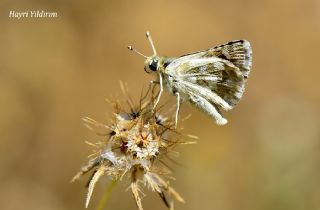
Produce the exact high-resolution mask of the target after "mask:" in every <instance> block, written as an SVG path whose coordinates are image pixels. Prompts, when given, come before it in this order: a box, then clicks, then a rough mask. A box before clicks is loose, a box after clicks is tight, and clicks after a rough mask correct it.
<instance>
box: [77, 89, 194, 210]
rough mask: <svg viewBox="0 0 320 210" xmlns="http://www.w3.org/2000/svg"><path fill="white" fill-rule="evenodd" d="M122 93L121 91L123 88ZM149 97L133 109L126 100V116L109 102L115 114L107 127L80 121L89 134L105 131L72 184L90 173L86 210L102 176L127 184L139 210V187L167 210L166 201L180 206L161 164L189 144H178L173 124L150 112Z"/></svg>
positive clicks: (179, 140) (118, 104)
mask: <svg viewBox="0 0 320 210" xmlns="http://www.w3.org/2000/svg"><path fill="white" fill-rule="evenodd" d="M122 89H123V90H124V87H123V85H122ZM125 92H126V91H125ZM148 92H149V91H148ZM149 95H150V94H149ZM153 95H154V94H151V97H150V98H151V99H149V100H147V101H145V102H143V98H146V97H142V99H141V100H140V105H139V107H138V108H133V105H132V101H131V100H127V102H128V104H129V107H130V111H129V112H126V111H124V109H123V107H122V106H121V104H120V103H119V102H113V104H114V108H115V113H114V117H113V119H112V120H111V125H104V124H101V123H98V122H96V121H95V120H92V119H90V118H85V119H84V120H85V122H86V123H87V125H88V126H89V127H90V128H91V129H93V127H94V129H93V130H97V129H101V128H102V129H108V130H109V132H108V135H107V138H106V139H105V141H103V142H99V143H97V144H94V146H95V147H97V148H98V150H97V151H96V153H95V154H94V155H93V156H94V157H92V158H91V159H90V160H89V162H88V164H87V165H86V166H84V167H82V169H81V171H80V172H79V173H78V174H77V175H76V176H75V177H74V178H73V181H74V180H76V179H78V178H80V177H81V176H82V175H84V174H85V173H87V172H89V171H93V174H92V176H91V178H90V180H89V182H88V194H87V199H86V207H88V204H89V201H90V198H91V195H92V192H93V189H94V186H95V184H96V183H97V181H98V180H99V178H100V177H101V176H102V175H104V174H106V175H107V176H109V177H111V178H112V179H117V180H122V179H123V178H128V179H129V180H130V183H131V184H130V188H131V190H132V194H133V196H134V198H135V201H136V204H137V207H138V209H139V210H142V209H143V208H142V204H141V195H142V191H141V186H142V185H144V186H147V187H148V188H149V189H151V190H152V191H154V192H157V193H158V194H159V195H160V197H161V198H162V200H163V202H164V203H165V205H166V206H167V207H168V208H170V209H173V201H172V200H171V199H170V200H168V199H167V197H170V198H172V197H173V198H175V199H176V200H177V201H179V202H182V203H183V202H184V200H183V198H182V197H181V196H180V195H179V194H178V193H177V192H176V191H175V190H174V189H173V188H172V187H171V186H170V184H169V182H168V179H169V178H172V177H170V176H169V174H170V173H171V172H170V169H169V168H168V167H167V166H166V164H164V162H163V161H164V159H165V158H166V157H168V156H169V155H170V154H176V152H175V151H174V150H173V149H174V147H175V146H176V145H178V144H186V143H191V142H185V141H182V140H181V136H180V134H179V131H178V130H177V129H175V128H174V127H175V126H174V123H173V122H172V121H171V120H169V119H167V118H165V117H163V116H162V115H160V114H159V111H157V110H152V109H153V102H154V97H153ZM98 134H99V133H98ZM100 134H101V133H100ZM164 177H165V178H164Z"/></svg>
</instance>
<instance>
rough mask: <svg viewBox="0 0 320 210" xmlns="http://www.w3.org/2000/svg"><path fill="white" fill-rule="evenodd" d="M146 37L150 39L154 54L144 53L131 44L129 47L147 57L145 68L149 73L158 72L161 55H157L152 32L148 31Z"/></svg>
mask: <svg viewBox="0 0 320 210" xmlns="http://www.w3.org/2000/svg"><path fill="white" fill-rule="evenodd" d="M146 37H147V38H148V40H149V43H150V46H151V48H152V51H153V55H152V56H149V57H148V56H145V55H144V54H142V53H140V52H139V51H137V50H136V49H134V48H133V47H132V46H129V47H128V49H129V50H131V51H134V52H135V53H137V54H139V55H141V56H142V57H144V58H145V62H144V70H145V72H147V73H152V72H156V71H158V69H159V63H160V62H159V60H160V58H159V56H157V51H156V49H155V47H154V44H153V41H152V39H151V36H150V33H149V32H148V31H147V33H146Z"/></svg>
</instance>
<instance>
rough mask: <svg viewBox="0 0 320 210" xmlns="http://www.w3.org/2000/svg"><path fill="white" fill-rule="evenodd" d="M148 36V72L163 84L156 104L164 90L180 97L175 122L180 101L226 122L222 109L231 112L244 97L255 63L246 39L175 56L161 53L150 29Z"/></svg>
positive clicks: (146, 64)
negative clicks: (161, 54)
mask: <svg viewBox="0 0 320 210" xmlns="http://www.w3.org/2000/svg"><path fill="white" fill-rule="evenodd" d="M146 36H147V38H148V40H149V42H150V45H151V47H152V50H153V55H152V56H149V57H147V56H145V55H143V54H142V53H140V52H138V51H137V50H136V49H134V48H132V47H131V46H129V47H128V48H129V49H130V50H132V51H134V52H136V53H138V54H140V55H142V56H143V57H144V58H145V71H146V72H148V73H153V74H155V75H156V78H157V79H156V80H155V81H151V83H153V84H159V85H160V92H159V94H158V96H157V99H156V101H155V104H154V107H156V106H157V104H158V102H159V100H160V97H161V94H162V92H163V90H164V89H166V90H168V91H169V92H171V93H172V94H174V95H176V97H177V111H176V125H177V121H178V113H179V108H180V103H181V102H182V101H188V102H189V103H191V104H192V105H194V106H195V107H197V108H199V109H200V110H202V111H203V112H205V113H206V114H208V115H209V116H211V117H213V118H214V119H215V120H216V123H217V124H218V125H224V124H226V123H227V120H226V119H225V118H224V117H223V116H222V114H221V112H220V109H223V110H225V111H228V110H230V109H232V108H233V107H234V106H235V105H236V104H237V103H238V102H239V100H240V99H241V97H242V95H243V92H244V87H245V83H246V80H247V78H248V76H249V73H250V69H251V65H252V50H251V46H250V43H249V42H248V41H246V40H235V41H231V42H228V43H226V44H223V45H220V46H216V47H212V48H210V49H208V50H203V51H198V52H193V53H190V54H187V55H182V56H180V57H176V58H170V57H162V56H158V55H157V52H156V49H155V47H154V44H153V42H152V39H151V36H150V34H149V32H147V33H146Z"/></svg>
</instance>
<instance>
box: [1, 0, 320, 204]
mask: <svg viewBox="0 0 320 210" xmlns="http://www.w3.org/2000/svg"><path fill="white" fill-rule="evenodd" d="M10 10H14V11H18V12H23V11H31V10H44V11H48V12H57V13H58V17H57V18H24V19H20V20H18V19H14V18H9V17H8V16H9V12H10ZM0 14H1V19H0V28H1V33H0V46H1V48H0V138H1V140H0V179H1V181H2V184H1V187H0V209H4V210H15V209H30V210H31V209H32V210H38V209H39V210H40V209H41V210H43V209H46V210H53V209H54V210H66V209H68V210H69V209H85V208H84V198H85V194H86V189H85V188H84V185H85V183H86V179H87V177H84V178H83V179H82V180H81V181H80V182H76V183H73V184H70V183H69V181H70V179H71V178H72V177H73V176H74V175H75V173H76V172H77V171H78V170H79V169H80V167H81V166H82V165H83V164H85V163H86V162H87V156H88V155H89V154H91V151H92V148H91V147H90V146H88V145H86V144H84V141H86V140H89V141H92V142H95V141H98V140H101V139H99V138H98V137H96V136H95V135H94V134H93V133H92V132H91V131H89V130H88V129H86V128H85V127H84V126H83V122H82V120H81V118H82V117H85V116H89V117H92V118H94V119H96V120H98V121H101V122H108V120H109V117H110V116H111V115H112V107H111V106H110V105H109V104H108V103H106V102H105V98H108V97H109V96H110V95H111V94H112V95H114V96H115V97H118V96H119V97H122V96H121V95H122V94H121V91H120V86H119V80H122V81H124V82H126V83H127V84H128V86H129V87H130V93H131V95H132V98H133V99H135V100H136V101H138V100H139V97H140V92H141V89H142V87H143V86H146V85H147V84H148V82H149V81H150V80H151V79H152V77H151V75H148V74H146V73H145V72H144V71H143V59H142V58H141V57H139V56H137V55H135V54H132V53H131V52H129V51H128V50H127V48H126V47H127V46H128V45H133V46H134V47H136V48H137V49H138V50H140V51H141V52H143V53H145V54H146V55H151V52H152V51H151V49H150V46H149V44H148V42H147V39H146V38H145V32H146V31H147V30H149V31H150V32H151V34H152V36H153V40H154V42H155V45H156V49H157V51H158V53H159V54H160V55H166V56H179V55H182V54H185V53H190V52H193V51H198V50H203V49H207V48H209V47H213V46H215V45H219V44H222V43H225V42H228V41H230V40H234V39H247V40H249V41H250V42H251V44H252V48H253V69H252V71H251V75H250V77H249V80H248V83H247V86H246V92H245V94H244V97H243V99H242V100H241V102H240V103H239V105H238V106H237V107H236V108H235V109H234V110H232V111H230V112H228V113H225V116H226V118H227V119H228V121H229V123H228V124H227V125H226V126H223V127H219V126H217V125H216V124H215V123H214V121H213V120H212V119H210V118H209V117H208V116H206V115H205V114H203V113H201V112H199V111H198V110H196V109H195V108H193V107H191V106H190V105H186V104H184V105H183V106H182V112H181V116H187V115H188V114H189V113H192V118H191V119H190V120H187V121H185V122H182V123H181V124H180V125H181V126H183V127H184V128H185V130H186V133H191V134H193V135H196V136H198V137H199V138H200V140H199V141H198V144H196V145H186V146H180V148H179V149H178V150H179V152H180V157H179V158H178V159H177V161H178V162H179V163H181V165H173V166H172V168H173V169H174V171H173V176H175V177H176V178H177V180H176V181H174V182H172V185H173V186H174V187H175V189H176V190H177V191H178V192H180V193H181V195H182V196H183V197H184V199H185V200H186V204H178V203H177V204H176V206H175V207H176V209H178V210H179V209H184V210H191V209H203V210H204V209H219V210H257V209H260V210H269V209H273V210H277V209H279V210H280V209H281V210H286V209H288V210H289V209H290V210H300V209H301V210H302V209H320V199H319V196H320V181H319V172H320V156H319V149H320V144H319V143H320V141H319V140H320V138H319V137H320V130H319V115H320V110H319V105H320V94H319V78H320V73H319V64H318V62H319V58H318V57H319V49H318V48H320V39H319V37H320V2H319V1H317V0H307V1H300V0H290V1H289V0H283V1H278V0H270V1H254V0H242V1H231V0H225V1H204V0H198V1H168V0H164V1H102V0H98V1H90V2H89V1H84V0H79V1H63V0H55V1H51V0H50V1H49V0H42V1H40V0H38V1H36V0H34V1H31V0H30V1H23V0H21V1H9V0H5V1H1V3H0ZM165 98H167V99H168V100H169V101H170V100H171V102H172V103H174V99H173V97H170V96H168V95H167V94H166V96H165V97H164V99H163V100H165ZM172 100H173V101H172ZM317 107H318V108H317ZM107 183H108V179H107V178H104V179H102V180H101V181H100V182H99V184H98V185H97V187H96V189H95V191H94V194H93V199H92V200H91V204H90V206H89V209H95V208H96V207H97V204H98V201H99V199H100V197H101V194H102V192H103V190H104V187H105V186H106V185H107ZM126 188H127V183H122V184H120V185H118V186H117V188H116V189H115V190H114V192H113V194H112V195H111V197H110V200H109V203H108V205H107V207H106V209H114V210H116V209H119V210H120V209H136V207H135V203H134V201H133V198H132V195H131V192H130V191H126ZM144 192H145V193H146V195H147V196H146V197H145V198H144V199H143V205H144V208H145V209H146V210H148V209H153V210H158V209H159V210H160V209H166V207H165V206H164V205H163V204H162V201H161V200H160V199H159V198H158V196H157V195H155V194H153V193H151V192H149V191H148V190H147V189H145V190H144Z"/></svg>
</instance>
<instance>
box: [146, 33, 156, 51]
mask: <svg viewBox="0 0 320 210" xmlns="http://www.w3.org/2000/svg"><path fill="white" fill-rule="evenodd" d="M146 36H147V38H148V40H149V43H150V45H151V47H152V51H153V54H154V55H157V51H156V48H155V47H154V44H153V41H152V38H151V35H150V32H149V31H147V33H146Z"/></svg>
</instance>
